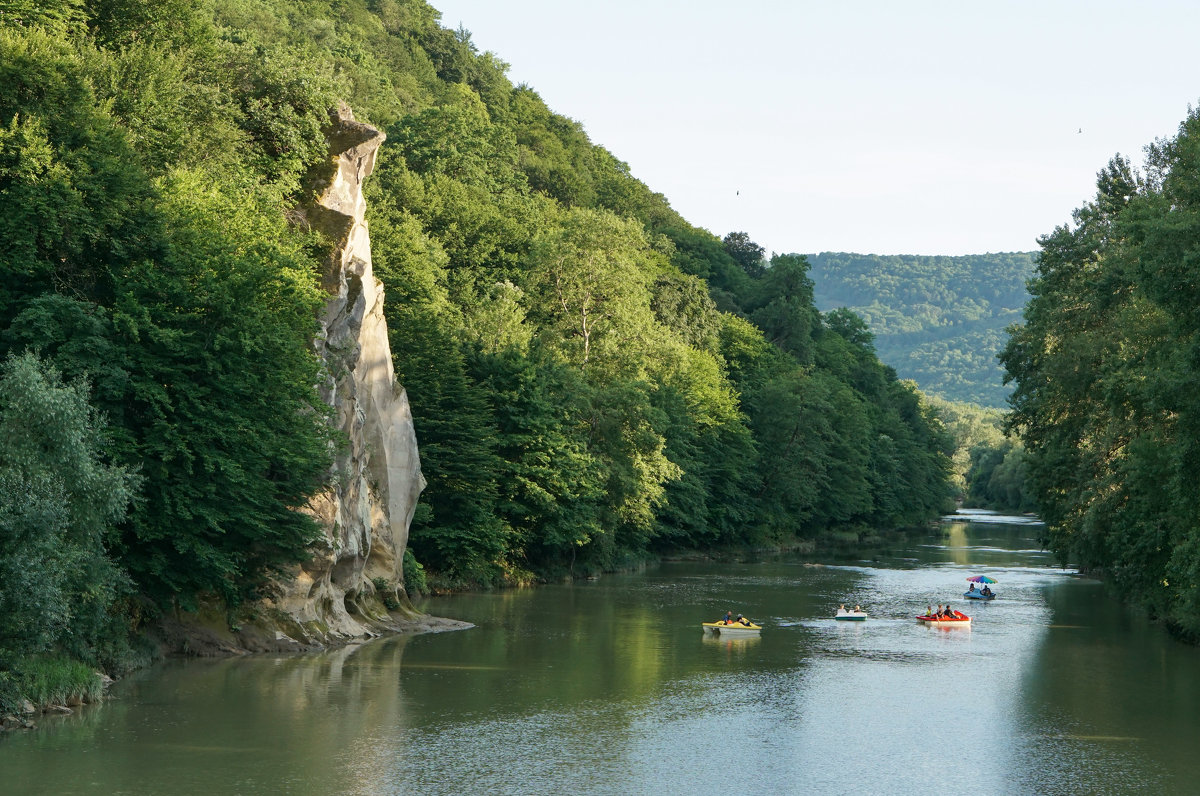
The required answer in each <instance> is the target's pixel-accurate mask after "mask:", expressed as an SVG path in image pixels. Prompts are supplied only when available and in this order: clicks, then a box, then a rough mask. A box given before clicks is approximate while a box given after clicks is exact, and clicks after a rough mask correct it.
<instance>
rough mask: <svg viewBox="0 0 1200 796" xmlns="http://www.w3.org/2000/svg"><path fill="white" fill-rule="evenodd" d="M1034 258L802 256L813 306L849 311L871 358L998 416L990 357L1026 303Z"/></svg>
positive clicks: (999, 389) (998, 375)
mask: <svg viewBox="0 0 1200 796" xmlns="http://www.w3.org/2000/svg"><path fill="white" fill-rule="evenodd" d="M1033 257H1034V255H1033V253H1030V252H1013V253H1001V254H972V255H966V256H962V257H924V256H918V255H887V256H881V255H877V254H846V253H842V252H823V253H821V254H813V255H809V256H808V259H809V262H810V263H811V265H812V268H811V274H812V280H813V284H814V287H815V293H816V302H817V307H818V308H819V309H820V310H822V311H828V310H832V309H836V308H838V307H848V308H850V309H851V310H853V311H854V312H855V313H857V314H858V315H860V316H862V318H863V320H865V321H866V322H867V325H868V326H869V327H870V329H871V331H872V332H873V333H874V334H875V348H876V351H877V352H878V354H879V359H880V360H882V361H883V362H885V363H887V364H888V365H891V366H892V367H894V368H895V369H896V372H897V374H898V375H899V376H900V377H901V378H906V379H913V380H914V381H916V382H917V384H918V385H920V387H921V389H922V390H924V391H925V392H929V393H933V394H936V395H940V396H942V397H944V398H947V399H949V400H952V401H967V402H972V403H977V404H980V405H981V406H992V407H1003V406H1005V399H1006V398H1007V396H1008V393H1009V390H1008V388H1006V387H1005V386H1004V385H1003V370H1002V369H1001V367H1000V364H999V362H997V360H996V354H997V353H998V352H999V351H1000V349H1001V348H1002V347H1003V346H1004V340H1005V334H1004V329H1005V327H1007V326H1008V325H1009V324H1011V323H1014V322H1016V321H1019V320H1020V316H1021V309H1022V307H1024V306H1025V302H1026V301H1027V300H1028V299H1029V295H1028V293H1027V292H1026V290H1025V282H1026V280H1027V279H1029V278H1030V277H1031V276H1032V275H1033V267H1034V264H1033Z"/></svg>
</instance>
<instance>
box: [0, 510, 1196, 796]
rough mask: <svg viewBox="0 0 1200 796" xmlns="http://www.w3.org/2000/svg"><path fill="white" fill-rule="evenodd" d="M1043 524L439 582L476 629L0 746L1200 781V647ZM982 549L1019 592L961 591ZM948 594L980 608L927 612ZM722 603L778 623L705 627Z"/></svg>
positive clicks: (588, 778)
mask: <svg viewBox="0 0 1200 796" xmlns="http://www.w3.org/2000/svg"><path fill="white" fill-rule="evenodd" d="M1038 533H1039V529H1038V528H1037V527H1036V526H1029V525H1027V524H1025V523H1006V524H1002V523H992V524H988V525H980V524H972V525H970V526H967V525H965V524H961V523H954V524H949V527H943V528H942V529H939V530H938V531H937V532H934V533H931V534H930V536H929V537H928V538H925V539H920V540H917V541H916V542H915V543H913V544H912V545H911V546H909V547H907V548H905V549H901V550H897V551H895V552H894V553H893V554H890V555H880V556H876V557H874V558H872V559H871V560H843V561H827V562H823V564H824V565H821V566H814V564H815V563H818V562H811V561H802V560H799V559H796V558H788V557H782V558H778V559H770V560H762V561H757V562H754V563H747V564H737V565H730V564H716V563H704V562H687V563H684V562H678V563H668V564H664V565H662V566H661V567H659V568H656V569H654V570H651V571H649V572H645V573H639V574H632V575H623V576H616V577H608V578H603V579H601V580H599V581H595V582H589V583H581V584H575V585H562V586H547V587H542V588H538V589H530V590H519V591H512V592H502V593H493V594H478V595H464V596H460V597H455V598H444V599H438V600H431V601H429V602H428V603H427V605H426V608H427V609H428V610H429V611H430V612H431V613H436V614H441V615H447V616H456V617H459V618H463V619H466V620H469V621H471V622H473V623H474V624H475V625H476V627H475V628H474V629H471V630H468V631H462V632H456V633H447V634H441V635H434V636H420V637H413V638H403V637H402V638H392V639H386V640H381V641H377V642H373V643H370V644H365V645H361V646H356V647H351V648H347V649H344V650H339V651H336V652H333V653H329V654H323V655H306V656H256V657H251V658H246V659H240V660H231V661H191V662H181V663H172V664H169V665H166V666H163V667H159V668H157V669H155V670H152V671H150V672H146V673H144V674H143V675H142V676H140V677H136V678H132V679H131V680H129V681H127V682H125V683H122V684H120V686H119V687H118V691H117V697H118V698H117V699H115V700H114V701H112V702H109V703H106V704H104V705H101V706H100V707H99V709H97V710H92V711H89V712H88V713H87V714H86V715H84V716H81V717H72V718H70V719H69V720H68V721H65V722H61V723H58V724H56V725H55V726H54V727H53V728H52V729H50V730H48V731H44V732H37V733H28V734H21V735H19V736H12V737H8V738H5V739H3V740H0V771H3V781H4V783H5V784H4V787H5V789H7V790H10V791H11V792H14V793H84V792H87V793H94V792H104V793H130V794H142V793H147V794H148V793H163V792H172V791H176V792H185V793H186V792H194V791H199V790H203V792H205V793H206V794H223V793H246V794H250V793H278V792H284V793H287V792H292V793H338V794H342V793H345V794H416V793H421V794H435V795H436V794H465V793H471V794H473V793H488V794H529V793H537V794H541V793H559V792H561V793H580V794H628V793H655V794H676V793H679V794H689V796H695V795H696V794H717V793H726V792H728V791H730V790H733V791H735V792H739V793H751V794H757V793H772V794H773V793H816V794H827V793H830V794H832V793H839V794H840V793H853V794H871V793H881V792H883V793H887V794H889V795H890V796H903V795H904V794H930V793H934V794H941V793H954V794H960V793H980V794H983V793H988V792H1005V793H1009V794H1043V793H1045V794H1058V793H1063V794H1066V793H1121V794H1124V793H1155V794H1184V793H1192V792H1194V787H1193V785H1194V782H1195V781H1197V778H1198V777H1200V769H1198V766H1200V762H1198V759H1200V756H1197V755H1195V754H1194V751H1193V750H1194V747H1195V741H1196V739H1197V723H1196V721H1197V720H1196V718H1195V717H1196V716H1197V715H1200V711H1198V709H1200V653H1198V651H1197V650H1195V649H1193V648H1189V647H1183V646H1181V645H1179V644H1176V643H1175V642H1173V641H1171V640H1170V639H1168V638H1167V637H1166V636H1165V635H1163V634H1162V633H1161V631H1160V630H1159V629H1158V628H1156V627H1155V626H1153V625H1150V624H1148V623H1146V621H1145V620H1144V618H1143V617H1140V616H1138V615H1137V614H1136V613H1134V612H1131V611H1129V610H1127V609H1125V608H1123V607H1122V606H1121V605H1120V604H1118V603H1117V602H1115V601H1113V600H1112V599H1111V598H1110V597H1109V596H1108V595H1107V594H1106V593H1105V591H1104V588H1103V587H1102V586H1100V585H1099V584H1097V583H1096V582H1094V581H1091V580H1088V579H1086V578H1082V577H1079V576H1078V575H1077V574H1076V573H1074V572H1072V571H1070V570H1063V569H1059V568H1056V567H1055V566H1054V565H1053V561H1052V559H1051V558H1050V557H1049V556H1047V555H1046V554H1045V553H1044V552H1042V551H1041V550H1040V549H1039V547H1038V544H1037V535H1038ZM977 574H987V575H988V576H990V577H993V578H994V579H996V580H997V581H999V584H998V586H997V589H998V593H999V597H998V598H997V599H996V600H995V601H993V602H984V603H975V602H968V601H967V600H965V599H963V598H962V592H963V590H964V589H965V584H966V578H967V577H969V576H971V575H977ZM945 602H950V603H952V604H953V605H954V606H955V607H958V608H960V609H961V610H964V611H965V612H967V613H969V614H970V615H971V616H972V620H973V621H972V624H971V626H970V627H948V628H943V627H925V626H922V625H920V624H918V623H917V622H916V620H915V616H916V615H917V614H918V613H923V612H924V609H925V606H926V605H927V604H929V603H933V604H937V603H945ZM842 603H845V604H851V605H852V604H860V605H862V607H863V608H864V610H866V611H867V612H868V614H869V615H870V618H869V619H867V620H866V621H864V622H838V621H836V620H834V618H833V615H834V611H835V609H836V608H837V606H838V605H839V604H842ZM726 610H731V611H733V612H734V614H738V613H743V614H745V615H746V616H748V617H750V618H752V619H754V620H755V621H757V622H758V623H759V624H762V625H763V631H762V633H761V635H760V636H756V637H748V638H721V637H712V636H705V635H704V634H703V633H702V631H701V630H700V622H702V621H708V620H712V619H714V618H716V617H719V616H721V615H723V614H724V613H725V611H726ZM733 764H737V765H749V766H750V767H751V768H752V770H753V776H752V777H750V778H741V777H739V778H738V779H736V780H731V779H730V778H729V777H728V776H727V775H726V774H725V773H724V772H727V771H728V770H729V766H730V765H733Z"/></svg>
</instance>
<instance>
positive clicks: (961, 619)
mask: <svg viewBox="0 0 1200 796" xmlns="http://www.w3.org/2000/svg"><path fill="white" fill-rule="evenodd" d="M917 621H918V622H920V623H921V624H923V625H969V624H971V617H969V616H967V615H966V614H964V613H961V612H959V611H955V612H954V618H953V619H951V618H950V617H948V616H918V617H917Z"/></svg>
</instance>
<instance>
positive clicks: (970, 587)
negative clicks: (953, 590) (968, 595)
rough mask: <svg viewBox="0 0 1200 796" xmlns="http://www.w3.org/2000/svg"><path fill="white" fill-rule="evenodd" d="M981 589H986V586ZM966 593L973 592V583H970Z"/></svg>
mask: <svg viewBox="0 0 1200 796" xmlns="http://www.w3.org/2000/svg"><path fill="white" fill-rule="evenodd" d="M983 588H984V589H986V588H987V586H984V587H983ZM967 591H975V584H974V583H972V584H971V585H970V586H969V587H968V588H967Z"/></svg>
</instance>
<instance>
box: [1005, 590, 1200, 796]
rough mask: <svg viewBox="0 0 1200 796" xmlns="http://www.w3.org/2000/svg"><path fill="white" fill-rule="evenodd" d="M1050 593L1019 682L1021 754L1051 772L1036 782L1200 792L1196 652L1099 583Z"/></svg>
mask: <svg viewBox="0 0 1200 796" xmlns="http://www.w3.org/2000/svg"><path fill="white" fill-rule="evenodd" d="M1045 597H1046V602H1047V605H1048V607H1049V609H1050V610H1051V612H1052V617H1051V620H1050V621H1051V624H1050V625H1049V627H1048V630H1047V632H1046V634H1045V636H1044V639H1043V643H1042V644H1041V645H1039V647H1038V650H1037V652H1036V654H1035V656H1034V657H1033V659H1032V661H1031V664H1030V665H1029V666H1028V667H1027V668H1026V669H1025V673H1024V677H1023V680H1022V683H1021V695H1022V705H1021V710H1022V711H1023V715H1024V720H1023V723H1024V724H1025V725H1026V728H1025V736H1026V737H1025V742H1024V744H1023V745H1022V748H1021V749H1020V750H1019V751H1020V756H1021V757H1022V758H1023V763H1024V765H1026V766H1027V767H1028V768H1029V769H1030V771H1033V772H1037V771H1040V772H1043V774H1042V776H1043V777H1044V779H1045V781H1044V782H1042V781H1037V780H1034V781H1033V783H1032V784H1033V785H1049V784H1052V783H1054V782H1059V783H1061V784H1062V785H1063V787H1064V789H1063V790H1062V792H1064V793H1065V792H1096V793H1135V792H1136V793H1156V794H1185V793H1187V794H1190V793H1194V792H1195V790H1194V788H1195V784H1194V783H1195V782H1196V781H1197V779H1198V778H1200V759H1198V758H1197V756H1196V754H1195V741H1196V735H1195V732H1196V724H1195V721H1196V719H1195V717H1196V714H1197V710H1200V678H1198V677H1197V672H1198V671H1200V669H1198V668H1197V663H1198V661H1200V656H1198V655H1197V651H1196V650H1195V649H1192V648H1188V647H1184V646H1183V645H1181V644H1178V643H1176V642H1174V641H1172V640H1171V639H1170V638H1169V637H1168V636H1167V635H1166V633H1165V632H1164V631H1163V630H1162V629H1161V628H1160V627H1157V626H1154V625H1151V624H1149V623H1147V621H1146V619H1145V617H1144V616H1141V615H1138V614H1137V613H1136V612H1135V611H1133V610H1131V609H1129V608H1127V607H1126V606H1123V605H1122V604H1121V603H1120V602H1118V601H1117V600H1116V599H1115V598H1113V597H1112V596H1111V595H1109V594H1107V593H1106V591H1105V589H1104V587H1103V586H1102V585H1101V584H1099V583H1096V582H1094V581H1089V580H1084V579H1073V580H1070V581H1064V583H1063V584H1062V585H1058V586H1054V587H1052V588H1049V589H1046V590H1045ZM1068 782H1069V783H1070V788H1066V783H1068ZM1041 792H1053V791H1052V789H1049V788H1045V789H1042V791H1041Z"/></svg>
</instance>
